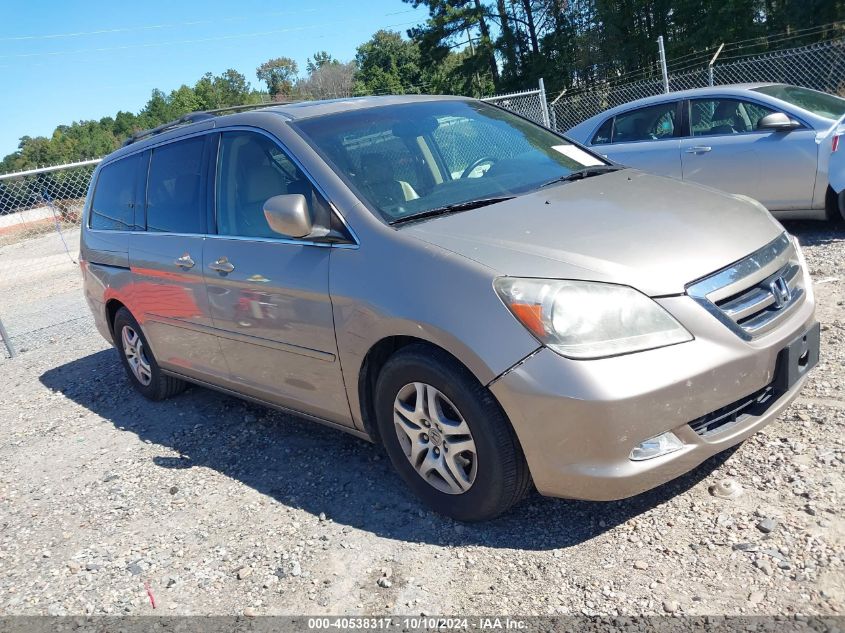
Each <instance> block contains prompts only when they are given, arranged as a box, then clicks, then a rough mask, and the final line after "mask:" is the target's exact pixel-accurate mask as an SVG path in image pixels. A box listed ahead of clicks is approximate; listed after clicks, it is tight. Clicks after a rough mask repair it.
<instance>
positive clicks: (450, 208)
mask: <svg viewBox="0 0 845 633" xmlns="http://www.w3.org/2000/svg"><path fill="white" fill-rule="evenodd" d="M515 197H516V196H498V197H496V198H478V199H476V200H467V201H465V202H456V203H454V204H447V205H444V206H442V207H434V208H433V209H426V210H425V211H420V212H419V213H414V214H412V215H406V216H405V217H403V218H396V219H395V220H391V222H390V224H391V225H394V224H402V223H403V222H409V221H411V220H422V219H424V218H433V217H436V216H438V215H447V214H449V213H457V212H459V211H470V210H471V209H478V208H479V207H486V206H488V205H491V204H496V203H497V202H505V201H507V200H513V199H514V198H515Z"/></svg>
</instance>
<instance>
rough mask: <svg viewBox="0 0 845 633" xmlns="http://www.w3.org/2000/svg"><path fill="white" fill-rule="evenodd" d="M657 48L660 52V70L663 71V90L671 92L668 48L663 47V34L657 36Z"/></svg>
mask: <svg viewBox="0 0 845 633" xmlns="http://www.w3.org/2000/svg"><path fill="white" fill-rule="evenodd" d="M657 50H658V52H659V53H660V70H662V71H663V92H665V93H667V94H668V93H669V69H668V68H666V49H665V48H663V36H662V35H661V36H659V37H658V38H657Z"/></svg>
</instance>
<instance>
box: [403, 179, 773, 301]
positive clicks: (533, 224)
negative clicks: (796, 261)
mask: <svg viewBox="0 0 845 633" xmlns="http://www.w3.org/2000/svg"><path fill="white" fill-rule="evenodd" d="M402 230H403V232H407V233H408V234H410V235H412V236H414V237H415V238H417V239H420V240H423V241H426V242H428V243H430V244H434V245H436V246H439V247H441V248H444V249H447V250H449V251H452V252H455V253H458V254H460V255H463V256H464V257H467V258H469V259H472V260H475V261H477V262H479V263H481V264H483V265H485V266H487V267H489V268H492V269H493V270H495V271H496V272H497V273H499V274H501V275H509V276H514V277H543V278H549V279H584V280H594V281H605V282H610V283H618V284H624V285H628V286H632V287H634V288H637V289H638V290H640V291H641V292H644V293H646V294H648V295H650V296H660V295H671V294H681V293H683V292H684V287H685V285H686V284H688V283H689V282H691V281H694V280H696V279H699V278H701V277H704V276H706V275H707V274H709V273H711V272H714V271H716V270H719V269H720V268H723V267H725V266H727V265H728V264H731V263H733V262H735V261H737V260H739V259H742V258H743V257H745V256H746V255H748V254H749V253H751V252H753V251H755V250H757V249H758V248H760V247H762V246H764V245H765V244H767V243H769V242H771V241H772V240H773V239H775V238H776V237H777V236H778V235H779V234H780V233H782V232H783V227H782V226H781V225H780V224H779V223H778V222H777V221H776V220H775V219H774V218H773V217H772V216H771V215H770V214H769V213H768V212H767V211H765V210H764V209H763V207H762V206H758V205H757V204H756V203H754V202H753V201H751V200H750V199H747V198H744V197H742V196H732V195H728V194H724V193H721V192H718V191H716V190H713V189H710V188H707V187H703V186H700V185H694V184H687V183H682V182H680V181H677V180H674V179H671V178H664V177H662V176H653V175H650V174H645V173H642V172H639V171H636V170H633V169H624V170H621V171H617V172H611V173H608V174H604V175H601V176H594V177H592V178H586V179H583V180H577V181H574V182H569V183H561V184H560V185H553V186H549V187H547V188H544V189H541V190H539V191H535V192H532V193H530V194H526V195H522V196H518V197H516V198H514V199H513V200H508V201H506V202H501V203H498V204H494V205H491V206H487V207H482V208H479V209H475V210H473V211H466V212H463V213H456V214H453V215H447V216H442V217H438V218H434V219H431V220H427V221H423V222H420V223H418V224H411V225H408V226H406V227H405V228H404V229H402Z"/></svg>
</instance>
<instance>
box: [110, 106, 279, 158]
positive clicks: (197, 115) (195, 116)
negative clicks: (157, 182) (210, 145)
mask: <svg viewBox="0 0 845 633" xmlns="http://www.w3.org/2000/svg"><path fill="white" fill-rule="evenodd" d="M275 105H284V102H278V101H276V102H271V103H249V104H244V105H237V106H228V107H226V108H215V109H213V110H198V111H196V112H189V113H188V114H184V115H182V116H180V117H179V118H178V119H175V120H173V121H169V122H167V123H162V124H161V125H158V126H156V127H154V128H151V129H149V130H142V131H140V132H135V133H134V134H133V135H132V136H130V137H129V138H127V139H126V140H125V141H124V142H123V147H126V146H127V145H131V144H132V143H137V142H138V141H140V140H142V139H145V138H149V137H150V136H155V135H156V134H161V133H162V132H166V131H168V130H172V129H175V128H177V127H180V126H182V125H188V124H190V123H197V122H199V121H205V120H207V119H213V118H214V117H215V116H219V115H221V114H227V113H230V112H240V111H243V110H255V109H260V108H267V107H270V106H275Z"/></svg>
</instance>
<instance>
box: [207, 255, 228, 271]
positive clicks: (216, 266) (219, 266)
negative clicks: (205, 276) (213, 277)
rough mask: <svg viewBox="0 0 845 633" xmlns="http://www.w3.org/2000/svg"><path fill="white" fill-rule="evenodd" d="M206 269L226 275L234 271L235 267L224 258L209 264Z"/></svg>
mask: <svg viewBox="0 0 845 633" xmlns="http://www.w3.org/2000/svg"><path fill="white" fill-rule="evenodd" d="M208 267H209V268H210V269H211V270H216V271H217V272H218V273H223V274H224V275H225V274H228V273H230V272H232V271H233V270H235V265H234V264H233V263H232V262H230V261H229V259H228V258H226V257H221V258H220V259H218V260H217V261H214V262H211V263H210V264H209V265H208Z"/></svg>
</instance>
